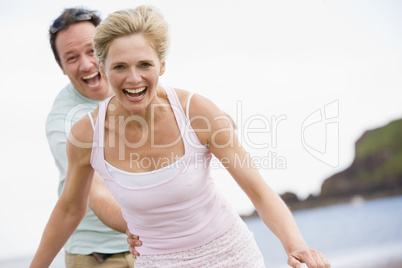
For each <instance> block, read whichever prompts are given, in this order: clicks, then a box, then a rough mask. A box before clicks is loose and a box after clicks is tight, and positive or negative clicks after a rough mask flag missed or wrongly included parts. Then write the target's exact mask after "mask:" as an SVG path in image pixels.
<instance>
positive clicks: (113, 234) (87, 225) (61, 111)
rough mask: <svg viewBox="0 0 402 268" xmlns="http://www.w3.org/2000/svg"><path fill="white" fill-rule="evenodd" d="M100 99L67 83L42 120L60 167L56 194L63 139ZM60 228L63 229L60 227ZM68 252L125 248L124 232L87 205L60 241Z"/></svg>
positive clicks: (61, 182)
mask: <svg viewBox="0 0 402 268" xmlns="http://www.w3.org/2000/svg"><path fill="white" fill-rule="evenodd" d="M100 103H101V102H100V101H96V100H92V99H88V98H86V97H84V96H82V95H81V94H80V93H78V92H77V90H76V89H75V88H74V86H73V85H72V84H71V83H70V84H68V85H67V86H66V87H65V88H64V89H63V90H62V91H61V92H60V93H59V94H58V95H57V97H56V99H55V101H54V103H53V107H52V109H51V111H50V113H49V115H48V118H47V121H46V136H47V140H48V142H49V146H50V149H51V151H52V154H53V157H54V160H55V162H56V166H57V167H58V169H59V171H60V177H59V188H58V194H59V196H60V195H61V193H62V191H63V187H64V182H65V179H66V174H67V166H68V160H67V153H66V140H67V135H68V133H69V132H70V129H71V127H72V125H73V124H74V123H75V122H77V121H78V120H79V119H81V118H82V117H83V116H84V115H86V114H87V113H88V112H90V111H92V110H94V109H95V108H96V107H97V106H98V105H99V104H100ZM60 232H63V230H60ZM64 249H65V250H66V251H67V252H69V253H71V254H82V255H87V254H91V253H92V252H99V253H118V252H125V251H128V244H127V236H126V235H125V234H122V233H119V232H117V231H114V230H112V229H110V228H109V227H107V226H106V225H104V224H103V223H102V222H101V221H100V220H99V219H98V217H97V216H96V215H95V214H94V212H93V211H92V210H91V209H90V208H89V207H88V211H87V213H86V214H85V217H84V218H83V220H82V221H81V223H80V224H79V226H78V228H77V229H76V231H75V232H74V233H73V234H72V235H71V237H70V239H69V240H68V241H67V243H66V244H65V245H64Z"/></svg>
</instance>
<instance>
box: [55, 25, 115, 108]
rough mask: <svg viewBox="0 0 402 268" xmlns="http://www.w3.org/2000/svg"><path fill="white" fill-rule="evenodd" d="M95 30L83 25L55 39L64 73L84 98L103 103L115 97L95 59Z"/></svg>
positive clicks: (75, 26) (64, 31) (72, 26)
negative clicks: (93, 41)
mask: <svg viewBox="0 0 402 268" xmlns="http://www.w3.org/2000/svg"><path fill="white" fill-rule="evenodd" d="M94 33H95V26H94V25H93V24H92V23H90V22H80V23H77V24H74V25H71V26H70V27H69V28H68V29H66V30H63V31H60V32H59V33H58V34H57V37H56V49H57V52H58V54H59V57H60V63H61V68H62V70H63V73H64V74H65V75H67V76H68V78H69V79H70V81H71V83H72V84H73V85H74V87H75V88H76V89H77V91H78V92H79V93H81V94H82V95H83V96H85V97H87V98H90V99H94V100H104V99H105V98H107V97H109V96H110V95H111V94H112V93H111V91H110V90H109V89H108V84H107V82H106V80H105V79H103V78H102V77H101V74H100V72H99V68H98V65H97V60H96V58H95V56H94V50H93V46H92V36H93V35H94Z"/></svg>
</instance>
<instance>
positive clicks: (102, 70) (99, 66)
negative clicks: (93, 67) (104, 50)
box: [98, 61, 107, 80]
mask: <svg viewBox="0 0 402 268" xmlns="http://www.w3.org/2000/svg"><path fill="white" fill-rule="evenodd" d="M98 69H99V72H100V74H101V75H102V77H103V78H105V79H106V80H107V76H106V73H105V68H104V67H103V64H102V62H101V61H98Z"/></svg>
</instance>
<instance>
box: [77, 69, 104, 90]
mask: <svg viewBox="0 0 402 268" xmlns="http://www.w3.org/2000/svg"><path fill="white" fill-rule="evenodd" d="M82 80H83V81H84V82H85V83H86V84H87V85H88V86H90V87H96V86H98V85H99V83H100V81H101V75H100V73H99V72H95V73H92V74H90V75H87V76H84V77H82Z"/></svg>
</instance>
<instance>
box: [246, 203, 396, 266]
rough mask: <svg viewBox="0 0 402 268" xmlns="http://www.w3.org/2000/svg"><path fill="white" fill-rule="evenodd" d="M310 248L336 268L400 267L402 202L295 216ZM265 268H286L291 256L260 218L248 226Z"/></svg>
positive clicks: (317, 210)
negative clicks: (320, 253) (259, 250)
mask: <svg viewBox="0 0 402 268" xmlns="http://www.w3.org/2000/svg"><path fill="white" fill-rule="evenodd" d="M293 215H294V218H295V220H296V222H297V224H298V226H299V229H300V232H301V233H302V235H303V237H304V239H305V240H306V242H307V243H308V245H309V246H310V248H314V249H317V250H319V251H321V252H322V253H324V255H325V256H326V257H327V259H328V260H330V262H331V264H332V267H333V268H360V267H364V268H368V267H370V268H371V267H372V268H381V267H387V268H391V267H395V268H396V267H399V268H401V267H402V196H395V197H388V198H381V199H374V200H368V201H365V200H364V199H362V198H361V197H356V198H353V199H352V200H351V202H350V203H345V204H341V205H333V206H326V207H320V208H313V209H306V210H300V211H296V212H293ZM245 221H246V223H247V225H248V227H249V229H250V230H251V231H252V232H253V233H254V236H255V239H256V241H257V244H258V246H259V247H260V249H261V251H262V253H263V255H264V259H265V263H266V266H267V267H274V268H282V267H289V266H288V265H287V256H286V254H285V251H284V250H283V247H282V245H281V243H280V242H279V240H278V239H277V238H276V237H275V236H274V235H273V234H272V233H271V232H270V231H269V230H268V229H267V228H266V227H265V225H264V223H263V222H262V220H261V219H260V218H249V219H246V220H245Z"/></svg>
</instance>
